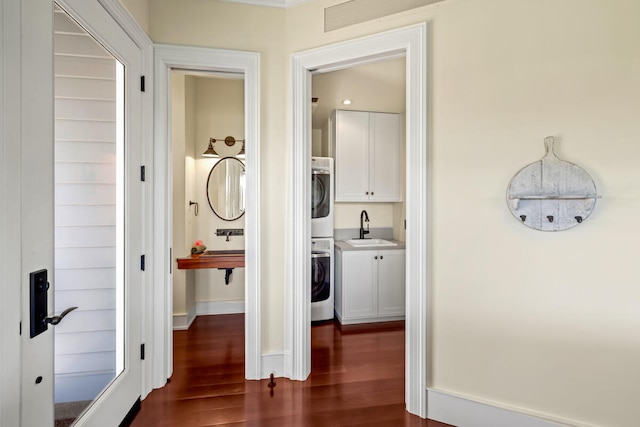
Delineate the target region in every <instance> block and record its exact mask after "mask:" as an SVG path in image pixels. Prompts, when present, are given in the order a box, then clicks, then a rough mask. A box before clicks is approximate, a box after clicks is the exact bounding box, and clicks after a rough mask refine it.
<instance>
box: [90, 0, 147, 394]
mask: <svg viewBox="0 0 640 427" xmlns="http://www.w3.org/2000/svg"><path fill="white" fill-rule="evenodd" d="M98 2H99V3H100V4H101V5H102V7H104V9H105V10H106V11H107V13H109V15H111V16H112V17H113V19H114V20H115V21H116V22H117V23H118V25H120V26H121V27H122V29H123V30H124V31H125V33H126V34H127V35H128V36H129V37H130V38H131V39H132V40H133V42H134V43H135V44H136V45H137V46H138V47H139V48H140V49H141V50H142V74H143V75H144V76H145V86H146V87H145V92H144V93H143V95H142V97H141V103H142V104H141V105H142V111H141V120H142V123H141V126H140V127H141V128H140V133H141V138H142V153H141V163H142V164H143V165H145V166H146V168H147V174H148V176H151V173H152V170H153V166H152V162H153V87H154V86H153V42H152V41H151V39H150V38H149V36H147V34H146V33H145V32H144V30H143V29H142V27H140V25H138V23H137V22H136V20H135V19H133V17H131V15H130V14H129V12H128V11H127V10H126V8H125V7H124V6H123V5H122V3H120V1H119V0H98ZM153 185H154V183H153V180H152V179H150V178H148V179H147V181H146V185H145V186H144V188H143V190H142V191H143V197H144V202H143V212H141V215H142V217H143V218H144V230H143V248H144V252H145V255H146V259H147V268H148V271H149V273H148V274H145V283H144V286H143V288H142V301H143V302H142V304H143V306H142V307H141V317H142V341H143V342H145V343H153V341H154V317H153V316H154V306H153V301H154V299H153V295H154V292H153V290H154V277H153V273H154V271H155V269H154V253H153V232H154V229H153V208H154V205H153ZM147 347H149V350H150V351H148V355H147V357H146V358H145V360H144V361H143V362H142V374H141V397H142V398H143V399H144V398H145V397H146V396H147V395H148V394H149V393H150V392H151V390H152V389H153V382H152V380H153V366H154V362H153V361H154V359H155V353H154V352H153V345H148V346H147Z"/></svg>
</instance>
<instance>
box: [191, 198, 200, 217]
mask: <svg viewBox="0 0 640 427" xmlns="http://www.w3.org/2000/svg"><path fill="white" fill-rule="evenodd" d="M191 205H196V207H195V208H194V209H193V213H194V214H195V216H198V202H192V201H191V200H189V207H191Z"/></svg>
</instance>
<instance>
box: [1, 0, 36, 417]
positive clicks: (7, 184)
mask: <svg viewBox="0 0 640 427" xmlns="http://www.w3.org/2000/svg"><path fill="white" fill-rule="evenodd" d="M20 3H21V2H19V1H3V2H2V4H0V23H2V25H1V27H0V378H2V381H0V427H13V426H18V425H20V394H21V393H20V387H21V384H20V372H21V371H22V365H21V359H20V356H21V343H20V335H19V334H18V329H19V324H20V307H21V297H20V283H21V272H20V266H21V256H20V254H21V253H22V242H21V239H20V228H21V221H22V219H21V214H20V197H21V194H20V185H21V184H20V175H21V173H20V145H21V140H20V138H21V133H20V126H21V118H20V117H21V115H20V113H21V105H22V102H21V98H20V63H21V60H20V58H21V55H20V22H21V16H20ZM23 328H25V330H26V331H27V332H26V333H29V332H28V331H29V325H28V324H27V323H25V324H24V325H23Z"/></svg>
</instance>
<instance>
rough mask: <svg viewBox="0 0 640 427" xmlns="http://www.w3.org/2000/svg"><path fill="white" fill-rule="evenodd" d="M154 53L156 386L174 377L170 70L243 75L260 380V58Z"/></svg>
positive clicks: (255, 361)
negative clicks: (157, 290) (156, 260)
mask: <svg viewBox="0 0 640 427" xmlns="http://www.w3.org/2000/svg"><path fill="white" fill-rule="evenodd" d="M154 52H155V60H154V63H155V67H154V68H155V72H154V76H155V83H154V93H155V107H156V108H155V117H154V161H153V165H154V167H153V173H152V174H149V176H153V182H154V207H153V213H154V220H153V235H154V236H155V239H156V240H155V241H154V255H155V258H156V259H158V260H165V261H166V262H164V261H161V262H158V263H155V264H154V266H153V268H154V281H155V284H156V286H157V287H156V289H159V290H160V291H159V292H156V293H155V295H153V297H152V298H153V305H154V308H155V311H154V322H155V323H154V342H153V351H154V352H155V353H156V354H157V355H164V357H163V358H161V357H158V358H157V359H156V358H154V362H153V364H154V366H153V385H154V387H162V386H163V385H164V384H165V383H166V379H167V378H168V377H170V376H171V372H172V370H173V367H172V365H173V362H172V352H173V345H172V328H171V322H172V318H171V316H172V297H171V273H170V271H169V266H170V264H171V263H170V262H169V259H170V257H171V255H170V242H171V225H170V224H171V190H170V188H171V186H170V184H171V167H170V165H171V159H170V156H169V154H170V152H171V147H170V146H169V143H170V142H169V135H170V134H171V132H170V129H169V120H168V117H169V107H170V99H169V93H170V90H169V87H170V86H169V84H170V70H171V69H172V68H180V69H186V70H194V71H227V72H236V73H242V74H243V75H244V94H245V99H244V101H245V103H244V105H245V133H244V134H245V141H246V142H245V144H246V158H245V164H246V180H247V190H246V213H245V265H246V267H245V309H246V316H245V377H246V378H247V379H259V378H260V373H261V370H260V364H261V361H260V350H261V341H260V283H259V272H260V268H261V267H260V181H259V177H260V162H259V159H260V133H259V129H260V121H259V106H260V91H259V79H260V55H259V54H258V53H255V52H242V51H233V50H222V49H208V48H198V47H185V46H171V45H156V46H155V47H154Z"/></svg>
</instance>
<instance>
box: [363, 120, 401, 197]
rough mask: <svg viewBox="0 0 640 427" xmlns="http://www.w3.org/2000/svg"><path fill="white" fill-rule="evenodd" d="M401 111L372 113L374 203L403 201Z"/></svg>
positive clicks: (370, 155)
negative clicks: (397, 112)
mask: <svg viewBox="0 0 640 427" xmlns="http://www.w3.org/2000/svg"><path fill="white" fill-rule="evenodd" d="M400 119H401V116H400V114H389V113H369V122H370V125H369V126H370V136H369V139H370V145H369V161H370V172H369V193H370V196H371V197H370V199H369V200H371V201H372V202H400V201H401V200H402V188H401V183H402V178H403V174H402V151H403V149H402V148H403V144H402V135H401V126H400V122H401V120H400Z"/></svg>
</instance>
